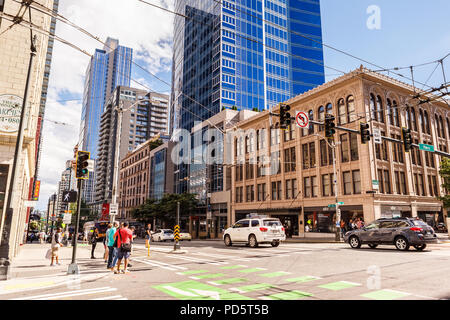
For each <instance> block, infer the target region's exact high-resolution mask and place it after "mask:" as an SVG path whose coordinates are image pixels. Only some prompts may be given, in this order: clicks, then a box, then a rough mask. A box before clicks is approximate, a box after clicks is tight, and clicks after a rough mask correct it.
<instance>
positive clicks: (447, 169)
mask: <svg viewBox="0 0 450 320" xmlns="http://www.w3.org/2000/svg"><path fill="white" fill-rule="evenodd" d="M439 174H440V175H441V177H442V179H443V180H444V184H443V185H442V186H443V187H444V189H445V190H446V191H447V195H445V196H443V197H439V200H441V201H442V202H443V205H444V208H450V194H448V193H449V192H450V159H449V158H442V161H441V170H440V171H439Z"/></svg>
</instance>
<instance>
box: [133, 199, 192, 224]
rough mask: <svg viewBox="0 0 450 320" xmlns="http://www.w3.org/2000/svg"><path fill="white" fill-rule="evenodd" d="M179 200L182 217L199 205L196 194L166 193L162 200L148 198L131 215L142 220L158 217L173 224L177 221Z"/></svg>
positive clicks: (146, 220)
mask: <svg viewBox="0 0 450 320" xmlns="http://www.w3.org/2000/svg"><path fill="white" fill-rule="evenodd" d="M178 202H180V217H182V216H188V215H189V214H190V213H191V212H192V211H193V210H195V208H196V207H197V206H198V200H197V198H196V197H195V195H194V194H191V193H184V194H165V195H164V196H163V198H162V199H161V200H154V199H147V200H146V201H145V203H144V204H142V205H141V206H139V207H137V208H136V209H134V210H132V211H131V215H132V217H133V218H134V219H136V220H138V221H140V222H148V221H151V220H152V219H153V218H157V219H159V220H161V221H163V222H165V223H166V224H167V225H170V226H173V225H175V223H176V217H177V203H178Z"/></svg>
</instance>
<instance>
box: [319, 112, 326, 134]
mask: <svg viewBox="0 0 450 320" xmlns="http://www.w3.org/2000/svg"><path fill="white" fill-rule="evenodd" d="M319 121H320V122H323V121H325V108H324V107H323V106H320V108H319ZM324 128H325V127H324V126H319V131H323V130H324Z"/></svg>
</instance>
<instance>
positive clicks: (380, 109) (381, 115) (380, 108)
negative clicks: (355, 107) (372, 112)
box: [377, 96, 384, 123]
mask: <svg viewBox="0 0 450 320" xmlns="http://www.w3.org/2000/svg"><path fill="white" fill-rule="evenodd" d="M377 113H378V116H377V121H379V122H382V123H384V109H383V101H382V100H381V97H380V96H377Z"/></svg>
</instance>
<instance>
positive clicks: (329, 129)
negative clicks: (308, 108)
mask: <svg viewBox="0 0 450 320" xmlns="http://www.w3.org/2000/svg"><path fill="white" fill-rule="evenodd" d="M335 120H336V118H335V116H333V115H332V114H326V116H325V137H327V138H329V139H330V138H333V137H334V134H335V133H336V129H335V128H336V124H335V123H334V121H335Z"/></svg>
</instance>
